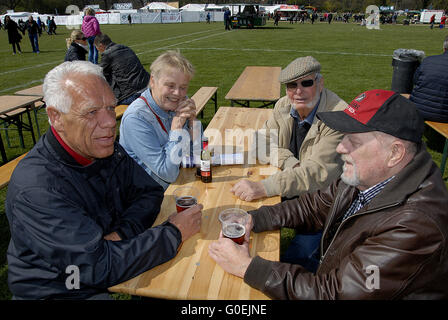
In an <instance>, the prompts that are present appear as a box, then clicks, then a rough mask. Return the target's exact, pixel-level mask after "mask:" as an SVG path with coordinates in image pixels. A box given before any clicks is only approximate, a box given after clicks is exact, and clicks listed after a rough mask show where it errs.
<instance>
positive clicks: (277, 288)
mask: <svg viewBox="0 0 448 320" xmlns="http://www.w3.org/2000/svg"><path fill="white" fill-rule="evenodd" d="M357 192H358V191H357V189H356V188H354V187H350V186H347V185H346V184H344V183H343V182H342V181H340V180H338V181H335V182H334V183H332V184H331V185H330V186H329V187H328V188H327V189H325V190H322V191H317V192H315V193H312V194H304V195H302V196H301V197H299V198H296V199H294V200H290V201H285V202H282V203H280V204H278V205H275V206H265V207H261V208H260V209H258V210H255V211H252V212H250V213H251V214H252V215H253V217H254V229H253V231H254V232H261V231H265V230H275V229H279V228H280V227H290V228H296V229H297V230H298V231H299V232H311V231H317V230H320V229H324V232H323V237H322V241H321V263H320V265H319V268H318V270H317V272H316V274H312V273H310V272H307V271H306V270H305V269H304V268H302V267H301V266H300V265H294V264H288V263H281V262H274V261H267V260H264V259H262V258H260V257H258V256H257V257H255V258H254V259H253V260H252V262H251V264H250V265H249V268H248V269H247V271H246V274H245V276H244V280H245V282H246V283H248V284H249V285H251V286H252V287H255V288H257V289H259V290H261V291H262V292H264V293H265V294H267V295H268V296H270V297H272V298H274V299H447V298H448V252H447V247H448V246H447V244H448V191H447V189H446V186H445V184H444V182H443V180H442V178H441V174H440V170H439V169H438V167H437V166H436V165H435V164H434V162H433V161H432V160H431V156H430V155H429V153H428V152H427V151H426V147H425V146H424V145H423V147H422V148H420V151H419V152H418V153H417V155H416V156H415V158H414V159H413V161H411V162H410V163H409V164H408V165H407V166H406V167H405V168H404V169H403V170H402V171H401V172H400V173H399V174H397V175H396V176H395V178H394V179H392V180H391V181H390V182H389V183H388V184H387V185H386V187H385V188H384V189H383V190H382V191H381V193H380V194H379V195H377V196H376V197H375V198H374V199H372V201H371V202H370V203H369V204H368V205H367V206H365V207H363V208H362V209H361V210H359V211H358V212H357V213H356V214H355V215H353V216H351V217H350V218H348V219H347V220H345V221H344V222H343V223H341V224H338V223H337V220H338V218H339V217H341V216H342V215H344V213H345V212H346V211H347V209H348V208H349V206H350V204H351V203H352V202H353V201H354V199H355V197H356V195H357ZM375 277H376V278H375ZM375 280H376V281H375ZM378 280H379V281H378Z"/></svg>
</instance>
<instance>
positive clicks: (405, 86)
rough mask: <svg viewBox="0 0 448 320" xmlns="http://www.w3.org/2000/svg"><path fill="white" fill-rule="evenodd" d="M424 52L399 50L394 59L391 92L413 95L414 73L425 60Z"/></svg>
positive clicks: (395, 52) (396, 51)
mask: <svg viewBox="0 0 448 320" xmlns="http://www.w3.org/2000/svg"><path fill="white" fill-rule="evenodd" d="M424 56H425V53H424V52H423V51H419V50H414V49H397V50H395V51H394V55H393V59H392V67H393V75H392V86H391V90H392V91H396V92H398V93H411V91H412V88H413V77H414V72H415V70H416V69H417V68H418V66H419V65H420V62H421V61H422V59H423V58H424Z"/></svg>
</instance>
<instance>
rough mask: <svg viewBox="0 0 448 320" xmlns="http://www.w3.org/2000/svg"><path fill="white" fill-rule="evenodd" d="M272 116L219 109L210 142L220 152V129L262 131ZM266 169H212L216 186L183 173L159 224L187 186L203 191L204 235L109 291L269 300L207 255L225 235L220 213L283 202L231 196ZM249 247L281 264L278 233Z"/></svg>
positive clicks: (257, 237) (255, 236) (256, 238)
mask: <svg viewBox="0 0 448 320" xmlns="http://www.w3.org/2000/svg"><path fill="white" fill-rule="evenodd" d="M271 113H272V109H256V108H253V109H248V108H231V107H220V108H219V109H218V112H217V113H216V114H215V116H214V117H213V119H212V121H211V122H210V124H209V125H208V127H207V130H205V132H204V134H205V136H208V134H210V135H215V138H214V139H209V146H210V147H213V146H215V147H217V145H215V144H214V143H215V142H217V141H218V140H219V141H225V139H217V138H216V131H217V130H218V131H220V132H221V133H222V134H225V129H231V128H239V129H258V128H259V127H260V126H261V125H262V124H263V123H264V122H265V121H266V120H267V118H268V117H269V115H270V114H271ZM245 141H246V142H245ZM234 145H235V147H236V148H241V149H240V150H244V151H247V149H248V143H247V139H240V140H238V141H237V142H236V143H235V144H234ZM215 150H216V149H215ZM267 167H269V166H268V165H259V164H253V165H250V164H244V165H232V166H218V167H213V181H212V182H211V183H208V184H205V183H202V182H201V180H200V179H197V178H196V177H195V169H194V168H189V169H185V168H183V169H181V170H180V174H179V177H178V179H177V180H176V182H175V183H173V184H171V185H170V186H169V187H168V189H167V190H166V192H165V198H164V200H163V203H162V208H161V211H160V213H159V216H158V218H157V220H156V222H155V224H154V225H159V224H161V223H162V222H164V221H165V220H166V219H167V218H168V216H169V215H170V214H172V213H173V212H175V210H176V207H175V201H174V196H173V191H174V190H175V189H176V188H177V187H179V186H185V185H188V186H194V187H196V188H198V189H199V191H200V194H201V196H200V197H199V199H198V202H199V203H202V204H203V206H204V208H203V211H202V226H201V231H200V232H199V233H197V234H196V235H194V236H193V237H191V238H190V239H188V240H187V241H185V242H184V243H183V244H182V247H181V249H180V250H179V252H178V254H177V256H176V257H175V258H173V259H172V260H170V261H168V262H166V263H164V264H162V265H159V266H157V267H155V268H153V269H151V270H148V271H146V272H144V273H142V274H140V275H139V276H137V277H135V278H133V279H131V280H128V281H126V282H123V283H120V284H117V285H115V286H113V287H111V288H109V290H110V291H112V292H121V293H127V294H131V295H138V296H147V297H153V298H162V299H194V300H195V299H211V300H218V299H219V300H233V299H241V300H251V299H269V298H268V297H267V296H265V295H264V294H263V293H261V292H260V291H258V290H256V289H253V288H251V287H250V286H248V285H247V284H245V283H244V281H243V279H241V278H239V277H235V276H233V275H230V274H228V273H226V272H225V271H224V270H223V269H222V268H221V267H220V266H218V265H217V264H216V263H215V261H214V260H213V259H212V258H210V257H209V255H208V246H209V244H210V243H211V242H212V241H214V240H216V239H218V236H219V232H220V230H221V224H220V222H219V221H218V214H219V212H221V211H222V210H224V209H227V208H232V207H239V208H242V209H243V210H246V211H249V210H253V209H257V208H259V207H260V206H261V205H273V204H276V203H278V202H280V197H272V198H268V199H264V200H260V201H254V202H245V201H242V200H240V199H239V198H237V197H235V196H234V195H233V194H232V193H231V192H230V188H231V187H232V186H233V185H234V184H235V182H236V181H238V180H239V179H242V178H247V177H249V176H250V177H251V180H252V179H253V180H260V179H263V178H265V176H263V175H261V174H260V170H263V169H264V168H267ZM271 168H272V167H271ZM272 169H274V168H272ZM275 170H278V169H276V168H275ZM250 243H251V244H250V246H251V249H250V250H251V255H252V256H254V255H259V256H261V257H263V258H266V259H269V260H274V261H278V260H279V254H280V232H279V231H271V232H263V233H252V234H251V240H250Z"/></svg>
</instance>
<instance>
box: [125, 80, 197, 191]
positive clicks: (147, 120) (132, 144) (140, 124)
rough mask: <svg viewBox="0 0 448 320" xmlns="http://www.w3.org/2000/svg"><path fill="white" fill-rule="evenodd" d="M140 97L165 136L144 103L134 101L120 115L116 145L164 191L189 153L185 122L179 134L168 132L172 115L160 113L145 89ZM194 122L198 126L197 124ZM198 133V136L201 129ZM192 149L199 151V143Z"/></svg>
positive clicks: (171, 113)
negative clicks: (183, 157)
mask: <svg viewBox="0 0 448 320" xmlns="http://www.w3.org/2000/svg"><path fill="white" fill-rule="evenodd" d="M142 96H143V97H145V98H146V100H147V101H148V103H149V105H150V106H151V108H152V110H153V111H154V112H155V114H157V116H158V117H159V119H160V121H161V122H162V124H163V126H164V127H165V129H166V130H167V132H165V131H164V129H163V128H162V126H161V125H160V123H159V121H158V120H157V118H156V116H155V115H154V113H153V112H152V111H151V109H150V108H149V107H148V106H147V105H146V102H145V101H144V100H143V99H141V98H138V99H136V100H134V102H132V103H131V104H130V105H129V107H128V108H127V109H126V111H125V113H124V114H123V119H122V120H121V124H120V144H121V145H122V146H123V148H124V149H125V150H126V152H127V153H128V154H129V155H130V156H131V157H132V158H134V159H135V161H137V163H138V164H139V165H141V166H142V167H143V169H145V171H146V172H147V173H148V174H149V175H150V176H151V177H152V178H153V179H154V180H156V181H157V182H158V183H159V184H160V185H161V186H162V187H163V188H164V189H165V190H166V189H167V188H168V186H169V185H170V183H173V182H174V181H176V179H177V176H178V175H179V165H180V163H181V161H182V156H185V155H190V153H191V152H192V150H193V143H192V142H191V141H190V140H191V139H190V134H189V127H188V121H187V122H186V123H185V125H184V128H183V129H182V130H170V129H171V122H172V121H173V118H174V116H175V112H172V111H168V112H167V111H164V110H162V109H161V108H160V107H159V106H158V105H157V103H156V102H155V101H154V99H153V98H152V95H151V91H150V89H149V88H148V89H146V90H145V91H144V92H143V93H142ZM195 122H196V123H198V124H200V122H199V121H195ZM200 132H201V136H202V125H200ZM195 145H198V146H199V147H200V140H198V141H197V144H196V143H195ZM195 148H196V147H195Z"/></svg>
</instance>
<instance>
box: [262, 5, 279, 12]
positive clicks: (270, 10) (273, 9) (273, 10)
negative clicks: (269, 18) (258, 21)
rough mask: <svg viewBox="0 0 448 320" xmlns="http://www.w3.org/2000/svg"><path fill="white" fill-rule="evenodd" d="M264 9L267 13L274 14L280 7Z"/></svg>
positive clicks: (266, 7)
mask: <svg viewBox="0 0 448 320" xmlns="http://www.w3.org/2000/svg"><path fill="white" fill-rule="evenodd" d="M261 7H262V8H264V10H265V11H266V12H267V13H271V14H274V13H275V10H277V9H278V8H280V5H274V6H261Z"/></svg>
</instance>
